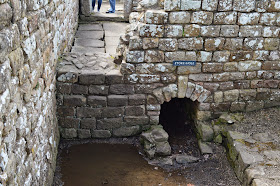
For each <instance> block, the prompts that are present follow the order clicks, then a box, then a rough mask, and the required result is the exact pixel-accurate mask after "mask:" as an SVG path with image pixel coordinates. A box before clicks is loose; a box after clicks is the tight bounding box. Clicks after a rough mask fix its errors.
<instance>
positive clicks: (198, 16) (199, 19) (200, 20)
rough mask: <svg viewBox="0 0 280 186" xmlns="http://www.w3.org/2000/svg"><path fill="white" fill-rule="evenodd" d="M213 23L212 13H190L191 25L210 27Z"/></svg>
mask: <svg viewBox="0 0 280 186" xmlns="http://www.w3.org/2000/svg"><path fill="white" fill-rule="evenodd" d="M212 22H213V13H212V12H204V11H197V12H193V13H192V17H191V23H197V24H203V25H210V24H211V23H212Z"/></svg>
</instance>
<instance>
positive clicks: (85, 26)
mask: <svg viewBox="0 0 280 186" xmlns="http://www.w3.org/2000/svg"><path fill="white" fill-rule="evenodd" d="M78 30H83V31H87V30H91V31H103V28H102V25H101V24H79V27H78Z"/></svg>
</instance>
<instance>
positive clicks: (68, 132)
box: [61, 129, 78, 139]
mask: <svg viewBox="0 0 280 186" xmlns="http://www.w3.org/2000/svg"><path fill="white" fill-rule="evenodd" d="M77 136H78V135H77V130H76V129H63V130H62V131H61V137H62V138H65V139H71V138H76V137H77Z"/></svg>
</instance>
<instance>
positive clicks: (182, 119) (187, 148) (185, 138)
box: [159, 98, 200, 156]
mask: <svg viewBox="0 0 280 186" xmlns="http://www.w3.org/2000/svg"><path fill="white" fill-rule="evenodd" d="M197 105H198V102H197V101H195V102H193V101H192V100H190V99H188V98H173V99H172V100H171V101H169V102H164V103H163V104H162V105H161V111H160V116H159V123H160V124H161V125H162V126H163V128H164V129H165V131H166V132H167V133H168V134H169V143H170V145H171V149H172V153H186V154H189V155H193V156H199V155H200V152H199V148H198V143H197V138H196V134H195V126H194V115H195V112H196V110H197Z"/></svg>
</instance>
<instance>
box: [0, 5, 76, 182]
mask: <svg viewBox="0 0 280 186" xmlns="http://www.w3.org/2000/svg"><path fill="white" fill-rule="evenodd" d="M77 18H78V1H77V0H61V1H60V0H44V1H34V0H26V1H19V0H0V185H51V183H52V177H53V171H54V169H55V160H56V152H57V145H58V142H59V141H58V140H59V134H58V130H57V121H56V116H55V114H56V100H55V87H56V86H55V82H56V78H55V70H56V69H55V68H56V62H57V59H58V56H59V55H60V54H61V53H62V52H63V51H68V50H69V48H70V46H71V44H72V43H71V42H72V40H73V35H74V32H75V29H76V27H77V23H78V22H77Z"/></svg>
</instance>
